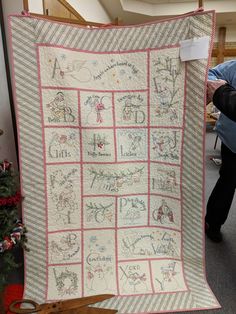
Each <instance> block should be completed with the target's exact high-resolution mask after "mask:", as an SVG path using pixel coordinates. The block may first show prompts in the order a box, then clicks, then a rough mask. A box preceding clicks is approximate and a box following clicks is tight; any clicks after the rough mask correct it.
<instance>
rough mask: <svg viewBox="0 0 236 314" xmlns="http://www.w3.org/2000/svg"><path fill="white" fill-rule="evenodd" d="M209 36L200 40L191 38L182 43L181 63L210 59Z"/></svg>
mask: <svg viewBox="0 0 236 314" xmlns="http://www.w3.org/2000/svg"><path fill="white" fill-rule="evenodd" d="M209 42H210V37H209V36H203V37H200V38H191V39H187V40H183V41H180V59H181V61H190V60H197V59H206V58H208V51H209Z"/></svg>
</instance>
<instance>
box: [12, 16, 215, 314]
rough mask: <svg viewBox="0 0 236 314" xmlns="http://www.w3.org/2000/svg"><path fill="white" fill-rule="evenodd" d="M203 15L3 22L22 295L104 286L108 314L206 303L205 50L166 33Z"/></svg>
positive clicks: (205, 21)
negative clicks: (195, 51) (24, 238)
mask: <svg viewBox="0 0 236 314" xmlns="http://www.w3.org/2000/svg"><path fill="white" fill-rule="evenodd" d="M214 22H215V17H214V12H211V11H209V12H194V13H190V14H186V15H184V16H179V17H176V18H172V19H169V20H165V21H157V22H151V23H147V24H143V25H135V26H109V27H102V28H94V27H93V28H91V27H82V26H76V25H71V24H64V23H60V22H54V21H49V20H46V19H43V18H36V17H33V16H11V17H10V28H11V41H12V63H13V79H14V93H15V108H16V115H17V124H18V143H19V159H20V173H21V188H22V194H23V195H24V202H23V219H24V223H25V224H26V226H27V228H28V231H29V232H28V238H29V243H28V246H29V248H30V251H29V252H26V253H25V280H24V284H25V287H24V297H25V298H27V299H33V300H35V301H37V302H40V303H42V302H47V301H48V302H50V301H54V300H59V299H63V300H64V299H71V298H79V297H83V296H90V295H95V294H103V293H112V294H114V295H115V297H113V298H112V299H110V300H108V301H104V302H102V303H101V304H98V306H100V307H105V308H108V309H109V308H113V309H117V310H118V311H119V313H158V312H172V311H184V310H197V309H210V308H218V307H219V304H218V302H217V300H216V299H215V297H214V295H213V293H212V292H211V290H210V288H209V286H208V284H207V281H206V275H205V261H204V227H203V221H204V134H205V118H204V116H205V82H206V77H207V70H208V64H209V56H210V54H211V51H210V50H211V49H209V55H208V58H204V59H197V60H192V61H185V62H183V61H181V59H180V56H179V55H180V41H182V40H186V39H193V40H194V38H201V37H203V36H209V38H210V48H211V47H212V38H213V33H214Z"/></svg>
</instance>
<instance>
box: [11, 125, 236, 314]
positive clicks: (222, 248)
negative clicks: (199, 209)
mask: <svg viewBox="0 0 236 314" xmlns="http://www.w3.org/2000/svg"><path fill="white" fill-rule="evenodd" d="M214 142H215V133H214V132H213V131H211V130H208V131H207V133H206V201H207V199H208V196H209V194H210V193H211V190H212V188H213V186H214V184H215V182H216V180H217V178H218V170H219V166H216V165H215V164H214V163H213V161H211V160H210V157H212V156H214V157H220V141H218V144H217V147H216V149H215V150H214ZM222 232H223V236H224V240H223V242H222V243H219V244H217V243H213V242H211V241H210V240H208V239H206V268H207V278H208V283H209V285H210V287H211V289H212V290H213V292H214V294H215V296H216V297H217V299H218V301H219V302H220V304H221V306H222V309H219V310H209V311H199V313H201V314H216V313H217V314H235V313H236V197H235V198H234V202H233V204H232V207H231V212H230V215H229V217H228V220H227V221H226V223H225V225H224V227H223V229H222ZM18 258H19V257H18ZM22 272H23V271H22V268H21V269H19V270H18V271H17V272H16V273H14V274H12V276H11V278H10V282H12V283H21V282H22V281H23V274H22ZM179 313H193V312H179Z"/></svg>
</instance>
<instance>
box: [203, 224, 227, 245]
mask: <svg viewBox="0 0 236 314" xmlns="http://www.w3.org/2000/svg"><path fill="white" fill-rule="evenodd" d="M205 233H206V235H207V237H208V238H209V239H210V240H211V241H213V242H216V243H219V242H221V241H222V240H223V237H222V233H221V232H220V228H214V227H211V226H210V225H209V224H208V223H207V222H206V223H205Z"/></svg>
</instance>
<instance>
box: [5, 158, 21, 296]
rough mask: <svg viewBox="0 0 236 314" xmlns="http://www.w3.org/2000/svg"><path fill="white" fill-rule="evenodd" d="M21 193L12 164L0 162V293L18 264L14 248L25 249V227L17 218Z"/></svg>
mask: <svg viewBox="0 0 236 314" xmlns="http://www.w3.org/2000/svg"><path fill="white" fill-rule="evenodd" d="M20 201H21V194H20V192H19V184H18V182H17V176H16V175H15V174H14V171H13V169H12V164H11V163H10V162H8V161H7V160H4V161H2V162H0V293H1V294H2V293H3V290H4V288H5V286H6V284H7V282H8V277H9V275H10V273H11V272H12V271H13V270H14V268H16V267H18V266H19V264H18V263H16V262H15V250H16V249H17V248H20V247H21V248H23V249H26V246H25V243H26V228H25V226H24V225H23V224H22V223H21V220H19V218H18V217H19V204H20Z"/></svg>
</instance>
